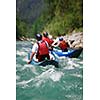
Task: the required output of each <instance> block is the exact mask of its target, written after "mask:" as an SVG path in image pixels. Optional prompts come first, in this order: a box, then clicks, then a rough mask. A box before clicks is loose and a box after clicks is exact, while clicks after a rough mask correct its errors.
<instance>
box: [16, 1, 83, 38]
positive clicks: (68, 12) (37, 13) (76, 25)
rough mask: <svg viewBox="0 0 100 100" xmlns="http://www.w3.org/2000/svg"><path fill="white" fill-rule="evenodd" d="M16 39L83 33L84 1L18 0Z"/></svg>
mask: <svg viewBox="0 0 100 100" xmlns="http://www.w3.org/2000/svg"><path fill="white" fill-rule="evenodd" d="M16 4H17V5H16V38H17V39H19V38H21V37H23V36H24V37H26V38H32V37H34V34H36V33H41V32H43V31H47V32H49V33H50V34H51V35H53V36H57V35H58V34H69V33H71V32H72V31H76V32H82V31H83V0H17V1H16Z"/></svg>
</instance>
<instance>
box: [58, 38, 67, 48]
mask: <svg viewBox="0 0 100 100" xmlns="http://www.w3.org/2000/svg"><path fill="white" fill-rule="evenodd" d="M59 47H60V48H61V49H62V50H64V49H66V48H67V44H66V42H65V41H64V40H63V41H60V44H59Z"/></svg>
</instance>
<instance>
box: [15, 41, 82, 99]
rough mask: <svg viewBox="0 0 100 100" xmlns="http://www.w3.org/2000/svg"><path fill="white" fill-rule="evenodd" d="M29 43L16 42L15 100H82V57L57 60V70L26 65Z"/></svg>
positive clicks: (50, 67)
mask: <svg viewBox="0 0 100 100" xmlns="http://www.w3.org/2000/svg"><path fill="white" fill-rule="evenodd" d="M30 50H31V43H30V42H27V41H17V42H16V100H83V59H82V58H83V56H82V54H81V55H80V57H79V58H59V66H60V68H55V67H54V66H52V65H48V66H46V67H43V66H33V65H29V64H27V63H26V61H27V54H28V52H29V51H30Z"/></svg>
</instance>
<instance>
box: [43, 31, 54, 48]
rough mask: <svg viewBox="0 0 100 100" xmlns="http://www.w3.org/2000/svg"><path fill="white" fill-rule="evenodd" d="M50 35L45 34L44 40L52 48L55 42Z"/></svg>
mask: <svg viewBox="0 0 100 100" xmlns="http://www.w3.org/2000/svg"><path fill="white" fill-rule="evenodd" d="M48 35H49V34H48V33H47V32H43V37H42V40H44V41H46V42H48V44H49V46H51V45H52V43H53V42H54V41H53V40H52V39H50V38H49V36H48Z"/></svg>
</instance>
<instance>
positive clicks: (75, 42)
mask: <svg viewBox="0 0 100 100" xmlns="http://www.w3.org/2000/svg"><path fill="white" fill-rule="evenodd" d="M64 39H65V41H66V42H68V44H69V46H70V47H71V48H83V32H77V33H70V34H67V35H65V36H64ZM17 41H31V43H34V42H35V41H36V40H35V39H34V38H25V37H21V38H19V39H17Z"/></svg>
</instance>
